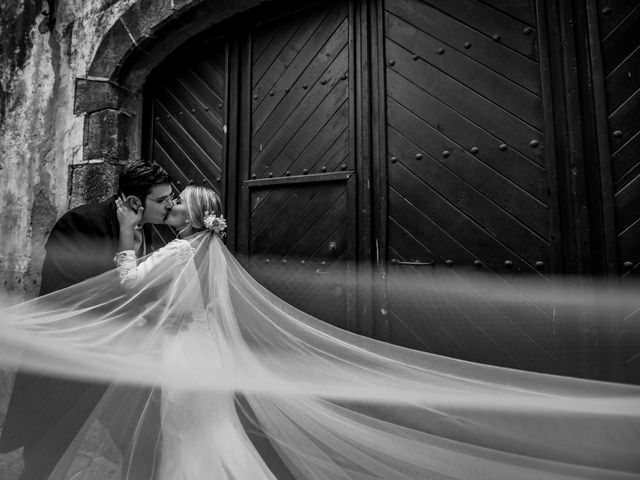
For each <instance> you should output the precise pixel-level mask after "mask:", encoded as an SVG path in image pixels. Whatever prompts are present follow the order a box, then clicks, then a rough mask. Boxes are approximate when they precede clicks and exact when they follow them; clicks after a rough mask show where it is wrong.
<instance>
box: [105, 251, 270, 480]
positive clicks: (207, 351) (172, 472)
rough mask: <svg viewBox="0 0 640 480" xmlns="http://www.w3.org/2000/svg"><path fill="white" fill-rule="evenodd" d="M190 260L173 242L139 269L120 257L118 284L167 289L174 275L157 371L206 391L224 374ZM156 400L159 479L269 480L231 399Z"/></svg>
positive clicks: (183, 394) (171, 391) (177, 393)
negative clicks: (153, 284)
mask: <svg viewBox="0 0 640 480" xmlns="http://www.w3.org/2000/svg"><path fill="white" fill-rule="evenodd" d="M194 254H195V249H194V248H193V247H192V246H191V244H190V243H189V242H187V241H186V240H181V239H176V240H174V241H172V242H170V243H169V244H168V245H166V246H165V247H163V248H162V249H160V250H159V251H158V252H157V254H155V255H152V256H151V257H149V258H147V259H146V260H145V261H144V262H142V263H140V264H138V263H137V261H136V258H135V254H134V252H133V251H129V252H123V254H120V255H119V256H118V262H117V263H118V267H117V270H118V272H119V273H120V278H121V283H122V285H124V286H125V287H126V288H130V289H135V288H137V287H138V286H139V285H141V284H142V285H148V284H149V283H150V282H151V281H153V282H156V283H165V282H169V281H170V280H171V279H172V277H171V275H169V273H171V272H176V271H180V272H181V273H180V274H179V275H178V277H177V279H176V280H175V282H174V283H173V285H172V286H171V288H170V289H169V290H168V291H167V292H168V295H169V301H170V302H171V306H170V310H171V317H174V318H172V319H170V320H167V321H166V322H165V325H163V328H165V329H169V330H173V331H172V332H171V334H170V335H166V336H163V337H162V346H161V348H160V351H161V358H162V363H163V364H164V365H165V367H164V368H163V371H172V370H176V369H177V370H179V371H180V372H182V374H183V375H185V374H186V375H189V376H191V379H190V381H188V383H189V384H190V385H193V384H197V383H200V382H202V381H203V379H205V380H204V382H205V383H210V384H214V383H215V381H216V379H215V372H219V371H221V370H223V369H224V368H225V367H224V358H223V356H222V355H221V349H220V345H219V343H218V342H217V341H216V339H217V338H219V337H220V336H221V335H224V332H223V331H221V329H220V327H221V322H219V321H218V319H217V318H216V312H215V309H214V308H209V309H207V308H206V307H205V303H204V301H203V293H202V289H201V288H193V287H194V285H193V284H192V280H193V279H196V278H198V274H197V269H196V266H195V264H194V261H193V257H194ZM214 302H215V300H214ZM184 319H188V320H187V321H184V324H182V323H183V320H184ZM141 323H143V324H144V323H146V322H145V319H143V320H142V321H141ZM207 377H210V378H208V379H207ZM169 382H170V379H166V381H165V382H163V383H167V384H169ZM161 399H162V400H161V422H162V441H161V445H162V447H161V455H160V469H159V477H158V478H159V480H201V479H203V478H211V479H225V478H243V479H255V480H262V479H265V480H271V479H273V480H275V477H274V476H273V475H272V474H271V471H270V470H269V469H268V467H267V466H266V465H265V463H264V462H263V461H262V458H261V457H260V456H259V455H258V453H257V452H256V450H255V448H254V447H253V445H252V444H251V442H250V440H249V438H248V437H247V435H246V434H245V432H244V430H243V428H242V426H241V424H240V420H239V419H238V416H237V413H236V410H235V402H234V394H233V392H224V391H220V392H218V391H211V390H207V389H202V390H194V389H193V388H192V387H187V388H180V387H177V388H168V389H165V390H164V391H163V392H162V395H161Z"/></svg>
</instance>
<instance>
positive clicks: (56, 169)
mask: <svg viewBox="0 0 640 480" xmlns="http://www.w3.org/2000/svg"><path fill="white" fill-rule="evenodd" d="M132 3H134V0H116V1H114V0H91V1H89V2H87V1H83V0H62V1H60V0H59V1H57V2H56V4H57V5H56V11H55V24H54V26H53V29H52V30H51V31H48V28H47V20H48V17H47V16H45V15H43V14H42V11H43V10H44V11H46V10H47V8H48V6H47V3H46V2H42V1H39V2H38V1H37V2H29V1H24V0H22V1H18V0H13V1H8V2H3V5H2V7H3V9H2V13H1V14H0V22H1V23H0V28H1V29H2V32H6V33H5V34H3V35H2V38H0V43H1V45H2V49H1V51H2V58H1V59H0V68H1V71H2V76H1V84H0V89H1V92H0V93H1V94H2V100H0V122H1V123H0V147H1V153H0V155H1V158H0V163H1V164H2V168H1V169H0V192H1V193H0V212H1V228H0V288H1V289H2V290H5V291H9V292H12V293H14V294H17V295H18V296H20V297H22V298H25V297H31V296H33V295H35V294H36V293H37V290H38V288H39V271H40V266H41V263H42V256H43V243H44V241H45V239H46V237H47V235H48V233H49V231H50V229H51V227H52V225H53V223H54V222H55V220H56V218H57V217H58V216H59V215H60V214H62V213H63V211H64V210H65V209H66V208H67V207H68V172H69V168H70V166H71V165H72V164H78V163H82V162H83V158H82V141H83V118H82V116H75V115H74V114H73V99H74V89H75V79H76V77H82V76H85V75H86V71H87V68H88V65H89V63H90V61H91V59H92V58H93V55H94V53H95V50H96V48H97V47H98V45H99V42H100V40H101V39H102V37H103V35H104V33H105V32H106V31H107V30H108V29H109V27H110V26H111V25H112V24H113V23H114V22H115V21H116V19H117V18H118V17H119V16H120V15H121V14H122V13H123V12H124V11H125V10H126V9H127V8H128V7H129V6H130V5H131V4H132Z"/></svg>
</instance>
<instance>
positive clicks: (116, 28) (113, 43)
mask: <svg viewBox="0 0 640 480" xmlns="http://www.w3.org/2000/svg"><path fill="white" fill-rule="evenodd" d="M134 47H135V44H134V43H133V40H132V39H131V35H129V32H128V31H127V29H126V27H125V26H124V23H122V21H121V20H120V19H119V20H117V21H116V23H114V24H113V26H112V27H111V28H110V29H109V31H108V32H107V33H106V34H105V36H104V38H103V40H102V41H101V42H100V46H99V47H98V50H97V51H96V54H95V56H94V57H93V61H92V62H91V65H90V66H89V70H88V75H89V76H91V77H101V78H107V79H110V78H113V76H114V74H115V73H116V72H117V70H118V67H119V66H120V64H121V62H122V61H123V60H124V58H125V56H126V55H127V53H128V52H130V51H131V50H132V49H133V48H134Z"/></svg>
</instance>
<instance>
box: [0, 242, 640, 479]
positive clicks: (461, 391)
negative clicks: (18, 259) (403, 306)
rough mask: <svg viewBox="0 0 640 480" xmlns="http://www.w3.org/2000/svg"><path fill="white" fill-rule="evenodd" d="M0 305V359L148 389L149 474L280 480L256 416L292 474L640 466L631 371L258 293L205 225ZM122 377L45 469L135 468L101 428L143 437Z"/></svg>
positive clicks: (546, 474)
mask: <svg viewBox="0 0 640 480" xmlns="http://www.w3.org/2000/svg"><path fill="white" fill-rule="evenodd" d="M0 317H1V318H2V320H1V321H0V334H1V337H0V338H1V339H0V362H1V365H2V366H3V367H5V368H12V367H13V368H15V367H20V368H23V369H30V370H33V371H38V372H40V373H46V374H48V375H52V376H65V377H68V376H71V377H74V378H79V379H84V380H91V381H101V382H104V383H110V384H112V385H114V386H117V385H125V386H133V387H134V388H133V390H135V391H139V392H140V395H147V396H148V397H149V398H151V396H149V393H148V392H149V391H155V392H158V391H159V392H160V405H161V406H160V415H159V418H160V426H159V429H158V430H159V433H158V434H156V435H155V437H154V436H151V438H152V439H154V440H153V441H154V442H155V447H154V448H153V452H154V453H153V459H151V460H149V459H148V458H146V461H152V462H155V464H156V465H157V469H156V475H155V476H156V478H159V479H160V480H204V479H216V480H220V479H229V480H230V479H235V480H238V479H240V480H260V479H275V478H276V475H275V474H274V473H272V471H273V468H272V467H271V463H269V461H265V459H264V458H263V456H262V455H261V454H260V453H259V449H257V448H256V447H255V446H254V443H252V441H251V440H250V438H249V436H248V434H247V431H248V430H251V429H253V430H254V431H258V433H259V435H258V436H260V437H261V438H262V439H263V440H264V439H268V441H269V444H270V448H271V450H270V451H271V452H272V453H273V452H275V454H277V456H278V457H279V462H280V464H281V465H284V466H285V467H286V470H287V471H288V472H289V473H288V474H287V478H296V479H305V480H306V479H312V480H342V479H345V480H346V479H354V480H374V479H379V480H382V479H384V480H391V479H403V480H414V479H473V480H476V479H492V480H493V479H504V480H514V479H518V480H519V479H531V480H539V479H598V480H602V479H634V478H635V479H639V478H640V455H637V452H638V446H640V388H639V387H637V386H631V385H621V384H612V383H603V382H595V381H588V380H582V379H574V378H567V377H556V376H551V375H543V374H536V373H530V372H523V371H517V370H510V369H504V368H498V367H491V366H486V365H479V364H473V363H469V362H464V361H459V360H454V359H449V358H444V357H439V356H437V355H432V354H428V353H424V352H418V351H413V350H409V349H405V348H401V347H397V346H393V345H389V344H385V343H382V342H378V341H375V340H372V339H369V338H365V337H361V336H359V335H355V334H353V333H350V332H346V331H343V330H340V329H337V328H335V327H332V326H330V325H328V324H325V323H323V322H321V321H319V320H317V319H315V318H313V317H311V316H309V315H307V314H305V313H303V312H301V311H299V310H297V309H295V308H294V307H292V306H290V305H288V304H286V303H285V302H283V301H282V300H280V299H279V298H277V297H275V296H274V295H273V294H271V293H270V292H268V291H267V290H266V289H264V288H263V287H262V286H261V285H260V284H258V283H257V282H256V281H255V280H254V279H253V278H251V276H250V275H249V274H248V273H247V272H246V271H245V270H244V269H243V268H242V267H241V266H240V264H239V263H238V262H237V261H236V259H235V258H234V257H233V256H232V255H231V254H230V253H229V252H228V251H227V250H226V248H225V247H224V245H223V244H222V242H221V241H220V240H219V239H218V238H217V237H216V236H215V235H214V236H212V235H211V234H209V233H202V234H198V235H195V236H193V237H191V238H189V239H185V240H176V241H174V242H171V243H170V244H168V245H167V246H166V247H164V248H162V249H160V250H159V251H158V252H156V253H155V254H153V255H151V256H149V257H147V258H146V259H142V260H136V259H135V258H133V257H132V256H123V257H122V258H120V260H119V267H118V269H117V270H115V271H113V272H108V273H106V274H104V275H102V276H100V277H97V278H95V279H91V280H88V281H86V282H83V283H81V284H78V285H75V286H73V287H70V288H68V289H65V290H62V291H60V292H56V293H54V294H51V295H48V296H45V297H41V298H40V299H36V300H34V301H31V302H27V303H24V304H21V305H18V306H15V307H12V308H9V309H5V310H3V311H0ZM17 358H19V360H17ZM117 388H118V387H113V389H114V391H115V392H116V393H114V394H113V395H110V396H109V395H107V396H105V397H109V399H108V400H104V401H103V402H101V404H100V405H98V407H97V408H96V412H95V414H94V415H93V416H92V417H91V418H90V419H89V420H88V421H87V425H86V428H83V429H82V430H81V432H80V433H79V434H78V436H77V438H76V440H75V441H74V442H73V444H72V445H71V446H70V447H69V448H68V451H67V454H66V455H65V457H64V461H63V462H61V464H60V465H59V467H58V468H57V469H56V472H55V476H56V478H60V479H68V478H74V480H75V479H91V480H94V479H95V478H99V476H98V474H97V473H96V472H97V471H98V469H99V468H102V467H101V465H103V464H104V462H103V461H102V460H100V461H98V460H99V459H104V458H107V459H109V461H110V462H111V463H110V465H112V464H113V465H115V466H114V467H113V468H112V469H111V472H112V476H111V477H108V478H114V479H116V478H124V479H128V480H138V478H137V477H136V473H135V472H136V469H135V467H134V464H135V462H136V461H137V459H136V458H135V455H133V454H131V455H127V454H125V452H120V454H116V453H114V452H113V447H112V446H111V447H109V445H112V444H110V440H109V437H110V434H109V431H111V432H113V431H115V430H113V424H114V423H116V424H118V423H120V425H117V426H120V427H123V431H127V432H130V433H129V434H128V435H129V437H130V439H129V440H130V442H129V445H130V447H131V448H130V450H131V451H134V450H135V448H134V447H135V446H136V445H137V444H139V445H140V446H142V444H143V443H145V442H146V443H149V437H145V434H144V429H145V427H144V425H145V418H144V416H145V415H146V414H147V413H149V415H151V414H152V413H153V408H152V407H151V406H150V405H151V401H148V402H147V404H146V405H147V406H148V408H145V409H143V410H141V411H140V412H141V413H137V412H138V411H137V410H135V409H133V408H132V407H131V405H133V404H134V403H135V402H132V401H131V399H130V398H126V399H125V397H124V396H118V394H117ZM136 389H138V390H136ZM239 397H241V398H242V401H243V402H244V403H243V405H246V408H247V409H249V410H250V412H249V414H248V416H247V418H249V422H248V423H247V421H246V419H243V420H242V421H241V418H240V416H239V414H238V412H239V407H238V403H237V400H238V398H239ZM243 408H244V407H243ZM132 412H133V413H132ZM105 417H108V418H106V419H105ZM100 422H102V424H103V425H108V424H110V425H111V427H110V429H107V428H102V427H96V425H98V424H99V423H100ZM149 423H153V422H149ZM156 423H157V422H156ZM111 436H113V434H112V435H111ZM114 438H115V437H114ZM151 443H153V442H151ZM141 450H144V448H141ZM148 450H149V449H147V451H148ZM1 461H2V460H1V459H0V462H1ZM101 462H102V463H101ZM105 478H106V477H105ZM146 480H148V478H147V479H146Z"/></svg>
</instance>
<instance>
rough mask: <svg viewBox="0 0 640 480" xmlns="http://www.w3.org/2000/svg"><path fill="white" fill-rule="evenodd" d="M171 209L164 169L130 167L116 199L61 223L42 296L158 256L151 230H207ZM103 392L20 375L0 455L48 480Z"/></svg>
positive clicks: (213, 198) (30, 476)
mask: <svg viewBox="0 0 640 480" xmlns="http://www.w3.org/2000/svg"><path fill="white" fill-rule="evenodd" d="M188 188H189V189H193V190H198V191H199V193H200V195H202V194H204V197H198V198H206V199H207V200H208V201H206V202H205V203H207V206H208V207H213V208H211V211H213V209H215V211H216V213H218V214H220V202H219V199H218V197H217V195H216V194H215V192H213V191H211V190H209V189H205V188H204V187H188ZM194 201H197V200H194ZM212 202H213V203H212ZM174 203H177V202H176V200H174V198H173V194H172V187H171V179H170V177H169V175H168V174H167V172H166V171H165V170H164V169H163V168H162V167H161V166H159V165H158V164H155V163H151V162H146V161H133V162H130V163H128V164H127V165H125V166H124V167H123V169H122V170H121V172H120V175H119V179H118V195H116V196H113V197H111V198H109V199H108V200H106V201H103V202H101V203H97V204H88V205H83V206H80V207H77V208H74V209H72V210H70V211H68V212H66V213H65V214H64V215H63V216H62V217H61V218H60V219H59V220H58V221H57V222H56V224H55V226H54V227H53V229H52V231H51V233H50V235H49V238H48V240H47V243H46V245H45V248H46V255H45V260H44V265H43V269H42V280H41V288H40V296H43V295H47V294H50V293H52V292H56V291H58V290H61V289H63V288H66V287H69V286H71V285H74V284H77V283H79V282H82V281H83V280H85V279H88V278H91V277H95V276H97V275H100V274H102V273H104V272H107V271H109V270H113V269H114V268H115V267H116V266H117V265H116V263H115V260H121V261H123V260H126V258H131V257H132V256H133V258H134V264H135V257H137V258H140V257H143V256H145V255H148V254H150V253H152V252H153V251H154V250H155V249H156V248H157V245H153V243H152V236H151V225H152V224H169V225H173V226H174V227H176V228H177V229H178V230H180V231H181V232H182V233H183V234H185V235H186V234H189V233H193V232H194V231H195V230H196V229H198V228H199V227H201V226H202V224H201V223H199V224H198V225H195V226H194V225H191V224H189V220H188V216H187V207H186V206H185V205H174ZM200 222H202V220H200ZM123 251H130V254H129V256H128V257H127V255H124V256H123V255H122V254H120V255H117V254H118V253H119V252H123ZM122 268H124V267H122ZM121 274H122V273H121ZM122 275H124V274H122ZM105 388H106V387H105V386H104V385H97V384H91V383H85V382H80V381H74V380H60V379H53V378H48V377H45V376H38V375H34V374H30V373H24V372H19V373H18V374H17V376H16V381H15V384H14V388H13V392H12V396H11V400H10V403H9V407H8V411H7V416H6V419H5V422H4V426H3V429H2V435H1V437H0V452H10V451H13V450H15V449H17V448H20V447H24V450H23V459H24V462H25V468H24V470H23V473H22V476H21V477H20V478H21V480H40V479H46V478H48V476H49V474H50V473H51V471H52V470H53V469H54V468H55V466H56V464H57V463H58V461H59V459H60V457H61V456H62V455H63V454H64V452H65V450H66V449H67V448H68V446H69V445H70V443H71V442H72V440H73V438H74V437H75V436H76V434H77V433H78V431H79V430H80V428H81V427H82V425H83V424H84V422H85V421H86V419H87V417H88V416H89V415H90V413H91V412H92V411H93V410H94V408H95V407H96V405H97V403H98V402H99V401H100V399H101V398H102V396H103V394H104V392H105ZM113 430H114V429H110V433H111V434H112V437H113V438H114V441H115V442H116V443H121V445H119V447H120V448H121V450H122V449H125V448H126V443H127V441H128V440H127V437H128V436H129V435H128V433H127V432H114V431H113ZM119 439H120V442H119V441H118V440H119ZM145 477H146V478H151V477H150V476H149V475H147V474H144V473H142V474H141V476H140V478H145Z"/></svg>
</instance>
